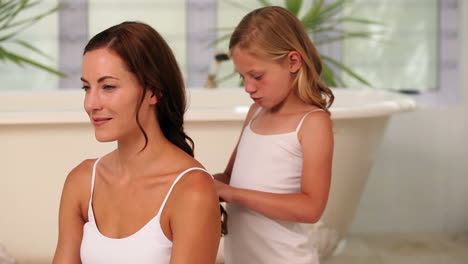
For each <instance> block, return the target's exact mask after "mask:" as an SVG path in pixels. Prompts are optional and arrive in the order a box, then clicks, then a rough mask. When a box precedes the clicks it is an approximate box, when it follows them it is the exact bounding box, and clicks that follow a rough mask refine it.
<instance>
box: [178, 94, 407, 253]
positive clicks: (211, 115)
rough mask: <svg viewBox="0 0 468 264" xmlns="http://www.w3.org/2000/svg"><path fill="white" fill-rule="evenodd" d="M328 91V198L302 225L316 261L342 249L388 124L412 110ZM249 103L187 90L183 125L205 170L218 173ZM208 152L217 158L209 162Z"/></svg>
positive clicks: (403, 102)
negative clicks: (315, 217)
mask: <svg viewBox="0 0 468 264" xmlns="http://www.w3.org/2000/svg"><path fill="white" fill-rule="evenodd" d="M333 92H334V94H335V97H336V98H335V102H334V104H333V106H332V107H331V109H330V111H331V114H332V120H333V124H334V136H335V150H334V159H333V173H332V184H331V190H330V196H329V200H328V204H327V207H326V210H325V212H324V214H323V217H322V218H321V220H320V221H319V222H318V223H316V224H312V225H307V227H308V229H307V230H309V232H310V236H311V237H312V243H314V246H316V247H318V249H319V254H320V256H321V257H322V258H326V257H328V256H330V255H331V254H333V253H335V254H336V253H338V252H339V251H340V250H341V249H342V248H343V246H344V244H345V241H346V234H347V232H348V229H349V226H350V224H351V223H352V220H353V216H354V213H355V212H356V209H357V207H358V205H359V200H360V198H361V194H362V191H363V188H364V186H365V183H366V180H367V177H368V175H369V171H370V168H371V166H372V164H373V163H374V160H375V156H376V155H375V154H376V151H377V150H378V146H379V144H380V143H381V141H382V139H383V136H384V133H385V129H386V126H387V124H388V122H389V119H390V118H391V116H392V115H393V114H397V113H400V112H406V111H412V110H414V109H415V107H416V105H415V101H414V100H413V99H412V98H410V97H408V96H404V95H401V94H396V93H390V92H384V91H376V90H364V91H356V90H347V89H338V88H335V89H334V90H333ZM251 103H252V101H251V100H250V98H249V97H248V96H247V94H245V93H244V92H243V90H242V89H238V90H234V89H231V90H222V92H220V91H219V90H202V89H200V90H193V91H192V93H191V104H190V110H189V112H188V116H187V117H188V120H189V122H187V124H188V128H189V130H190V131H191V132H192V133H193V135H194V136H195V142H196V143H197V147H196V155H197V157H198V158H199V159H200V160H201V161H202V162H203V163H204V164H205V165H206V166H207V168H208V169H210V170H211V171H213V172H218V171H222V170H224V166H225V164H226V162H227V160H228V158H229V155H230V154H231V151H232V149H233V148H234V146H235V144H236V142H237V139H238V137H239V134H240V131H241V126H242V120H243V119H244V117H245V114H246V111H247V110H248V107H249V105H250V104H251ZM208 105H209V106H208ZM208 119H209V121H208ZM219 120H223V121H222V122H219ZM207 121H208V122H207ZM210 121H214V122H213V123H212V124H211V125H212V127H211V128H210V131H211V132H210V133H208V134H207V133H206V130H204V129H202V128H201V127H198V125H200V126H205V129H206V128H207V127H210V124H209V123H210ZM218 122H219V123H218ZM198 123H200V124H198ZM218 125H219V126H218ZM198 130H200V131H198ZM228 130H229V131H228ZM198 132H202V133H205V134H204V135H203V134H201V133H198ZM207 148H208V149H207ZM226 151H227V152H226ZM210 153H211V155H210ZM213 153H218V155H217V156H215V157H213V156H212V155H213ZM208 157H210V158H209V159H205V158H208Z"/></svg>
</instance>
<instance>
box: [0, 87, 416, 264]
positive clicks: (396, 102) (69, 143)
mask: <svg viewBox="0 0 468 264" xmlns="http://www.w3.org/2000/svg"><path fill="white" fill-rule="evenodd" d="M334 92H335V95H336V101H335V104H334V105H333V107H332V108H331V113H332V119H333V122H334V133H335V152H334V153H335V154H334V155H335V156H334V163H333V178H332V186H331V193H330V198H329V202H328V205H327V208H326V210H325V213H324V215H323V217H322V219H321V221H320V222H319V223H317V224H314V225H308V230H309V232H310V235H311V236H312V237H313V238H314V241H313V242H314V245H315V246H317V247H318V248H319V249H320V254H321V256H323V257H326V256H328V255H330V254H332V252H334V251H335V250H336V248H340V245H343V242H342V241H345V239H346V234H347V232H348V229H349V226H350V224H351V222H352V218H353V215H354V213H355V211H356V208H357V206H358V204H359V199H360V196H361V193H362V189H363V188H364V185H365V182H366V179H367V176H368V174H369V169H370V168H371V166H372V163H373V162H374V159H375V152H376V150H377V148H378V145H379V143H380V142H381V140H382V138H383V136H384V132H385V127H386V125H387V123H388V121H389V119H390V118H391V116H392V115H393V114H396V113H399V112H404V111H410V110H413V109H414V108H415V103H414V101H413V100H412V99H411V98H409V97H406V96H402V95H398V94H392V93H385V92H378V91H350V90H344V89H335V90H334ZM82 100H83V92H82V91H61V92H37V93H32V92H12V93H8V92H4V93H2V96H1V97H0V135H1V136H0V146H1V147H0V160H2V166H1V168H0V175H4V176H5V177H0V186H2V189H1V190H0V208H2V210H3V211H4V212H7V213H5V214H4V215H2V217H1V220H0V223H1V224H0V244H3V245H4V246H5V249H6V250H7V251H8V252H9V253H10V254H11V255H12V256H13V257H14V258H15V259H16V260H17V261H18V262H20V263H50V262H51V259H52V256H53V253H54V250H55V245H56V239H57V225H58V223H57V214H58V206H59V201H60V194H61V190H62V186H63V182H64V180H65V177H66V175H67V174H68V172H69V171H70V170H71V169H72V168H73V167H74V166H76V165H77V164H78V163H79V162H80V161H81V160H83V159H85V158H95V157H98V156H101V155H103V154H104V153H107V152H109V151H111V150H112V149H114V148H115V144H114V143H98V142H96V140H95V139H94V132H93V128H92V127H91V126H90V124H89V122H88V118H87V116H86V114H85V113H84V111H83V109H82ZM250 104H251V100H250V99H249V98H248V96H247V95H246V94H245V93H244V92H243V89H240V88H236V89H223V90H217V89H213V90H207V89H190V90H189V110H188V112H187V114H186V122H185V127H186V130H187V133H188V134H189V135H190V136H191V137H192V138H193V139H194V141H195V143H196V146H195V155H196V158H197V159H199V160H200V161H201V162H202V163H203V164H204V165H205V167H206V168H207V169H208V170H209V171H210V172H212V173H215V172H220V171H223V170H224V167H225V165H226V163H227V161H228V159H229V156H230V155H231V152H232V150H233V148H234V147H235V145H236V143H237V140H238V138H239V135H240V132H241V127H242V122H243V120H244V117H245V114H246V111H247V109H248V107H249V105H250ZM31 219H34V220H33V221H32V220H31ZM19 234H20V235H19ZM25 234H27V235H25ZM220 251H222V250H221V249H220ZM220 259H222V254H220Z"/></svg>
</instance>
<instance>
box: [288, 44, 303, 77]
mask: <svg viewBox="0 0 468 264" xmlns="http://www.w3.org/2000/svg"><path fill="white" fill-rule="evenodd" d="M288 62H289V71H290V72H291V73H296V72H297V71H299V69H300V68H301V67H302V56H301V54H299V52H297V51H295V50H293V51H290V52H289V53H288Z"/></svg>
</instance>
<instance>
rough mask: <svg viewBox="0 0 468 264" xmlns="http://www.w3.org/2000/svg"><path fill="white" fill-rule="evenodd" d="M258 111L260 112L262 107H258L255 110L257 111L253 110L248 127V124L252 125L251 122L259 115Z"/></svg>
mask: <svg viewBox="0 0 468 264" xmlns="http://www.w3.org/2000/svg"><path fill="white" fill-rule="evenodd" d="M260 111H262V107H261V106H259V107H258V108H257V110H255V113H254V114H253V116H252V118H250V121H249V126H250V123H252V121H253V120H254V119H255V118H256V117H257V116H258V114H259V113H260Z"/></svg>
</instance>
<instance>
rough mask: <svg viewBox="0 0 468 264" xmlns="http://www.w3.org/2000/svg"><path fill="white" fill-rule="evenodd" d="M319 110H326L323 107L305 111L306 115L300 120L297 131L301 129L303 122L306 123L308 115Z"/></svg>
mask: <svg viewBox="0 0 468 264" xmlns="http://www.w3.org/2000/svg"><path fill="white" fill-rule="evenodd" d="M318 111H324V110H323V109H315V110H312V111H309V112H307V113H305V114H304V116H303V117H302V119H301V121H300V122H299V125H297V128H296V133H297V132H299V130H300V129H301V127H302V123H304V120H305V119H306V117H307V116H308V115H309V114H310V113H313V112H318Z"/></svg>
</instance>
